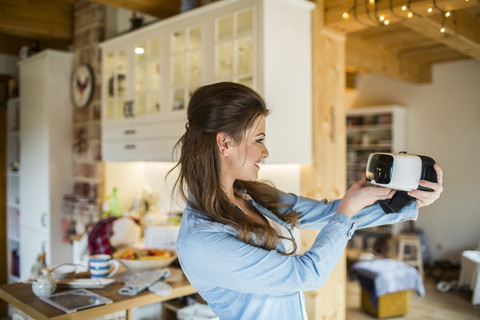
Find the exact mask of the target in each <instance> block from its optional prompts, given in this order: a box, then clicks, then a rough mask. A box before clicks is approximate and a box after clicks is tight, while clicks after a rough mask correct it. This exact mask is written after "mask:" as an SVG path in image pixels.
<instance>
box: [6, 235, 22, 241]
mask: <svg viewBox="0 0 480 320" xmlns="http://www.w3.org/2000/svg"><path fill="white" fill-rule="evenodd" d="M7 237H8V240H10V241H13V242H17V243H20V237H19V236H14V235H10V234H9V235H8V236H7Z"/></svg>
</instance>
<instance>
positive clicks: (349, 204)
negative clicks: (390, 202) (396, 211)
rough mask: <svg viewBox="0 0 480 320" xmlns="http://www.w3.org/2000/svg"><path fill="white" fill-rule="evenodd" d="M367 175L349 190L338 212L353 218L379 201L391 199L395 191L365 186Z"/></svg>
mask: <svg viewBox="0 0 480 320" xmlns="http://www.w3.org/2000/svg"><path fill="white" fill-rule="evenodd" d="M366 182H367V179H366V177H365V175H363V176H362V179H360V180H359V181H357V182H355V183H354V184H353V185H352V186H351V187H350V189H348V190H347V192H346V193H345V196H344V197H343V199H342V200H341V201H340V204H339V205H338V208H337V212H340V213H343V214H344V215H346V216H347V217H349V218H351V217H352V216H353V215H354V214H355V212H357V211H360V210H361V209H363V208H365V207H367V206H369V205H371V204H373V203H375V202H376V201H378V200H384V199H391V198H392V197H393V195H394V194H395V192H396V191H395V190H393V189H389V188H383V187H376V186H368V187H366V186H365V183H366Z"/></svg>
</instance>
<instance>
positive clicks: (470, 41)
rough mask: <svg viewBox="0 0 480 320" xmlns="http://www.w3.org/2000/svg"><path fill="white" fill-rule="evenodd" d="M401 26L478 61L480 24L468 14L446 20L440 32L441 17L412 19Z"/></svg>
mask: <svg viewBox="0 0 480 320" xmlns="http://www.w3.org/2000/svg"><path fill="white" fill-rule="evenodd" d="M402 25H403V26H405V27H407V28H409V29H411V30H413V31H415V32H417V33H419V34H423V35H424V36H426V37H428V38H430V39H433V40H435V41H437V42H440V43H443V44H445V45H446V46H448V47H450V48H452V49H455V50H456V51H459V52H461V53H463V54H465V55H467V56H470V57H472V58H474V59H478V60H480V24H479V23H478V21H476V20H475V19H472V17H471V16H470V15H468V14H461V17H458V16H457V18H456V19H455V20H453V19H447V20H446V24H445V26H446V31H445V32H444V33H442V32H440V28H441V27H442V25H443V22H442V18H441V17H438V16H437V17H432V18H427V17H412V18H411V19H408V21H404V22H402Z"/></svg>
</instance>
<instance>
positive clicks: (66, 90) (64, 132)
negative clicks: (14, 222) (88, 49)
mask: <svg viewBox="0 0 480 320" xmlns="http://www.w3.org/2000/svg"><path fill="white" fill-rule="evenodd" d="M72 59H73V54H72V53H68V52H62V51H56V50H45V51H42V52H40V53H38V54H36V55H34V56H32V57H30V58H27V59H25V60H22V61H21V62H20V63H19V67H20V77H19V82H20V88H21V97H20V105H21V109H20V127H21V128H22V131H21V136H20V155H21V160H22V161H21V172H22V173H21V175H20V199H22V201H21V202H20V212H21V215H20V234H21V238H20V256H21V263H20V266H21V267H20V277H21V279H26V278H28V277H29V276H30V269H31V266H32V265H33V263H34V262H35V261H36V259H37V256H38V255H39V254H41V253H42V251H45V253H46V262H47V264H48V265H57V264H60V263H64V262H70V261H71V245H70V244H66V243H64V242H62V236H61V235H62V226H61V220H62V199H63V195H64V194H69V193H71V191H72V188H73V177H72V176H73V174H72V145H73V143H72V130H73V129H72V121H71V119H72V109H73V106H72V104H71V100H70V87H69V84H70V73H71V67H72ZM37 240H38V241H37Z"/></svg>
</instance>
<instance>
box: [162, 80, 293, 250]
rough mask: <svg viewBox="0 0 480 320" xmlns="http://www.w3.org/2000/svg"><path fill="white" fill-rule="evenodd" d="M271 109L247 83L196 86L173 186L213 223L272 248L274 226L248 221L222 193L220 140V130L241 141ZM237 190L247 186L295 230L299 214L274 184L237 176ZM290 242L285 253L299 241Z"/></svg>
mask: <svg viewBox="0 0 480 320" xmlns="http://www.w3.org/2000/svg"><path fill="white" fill-rule="evenodd" d="M268 113H269V110H268V109H267V107H266V105H265V102H264V100H263V99H262V97H261V96H260V95H259V94H258V93H256V92H255V91H253V90H252V89H250V88H248V87H247V86H244V85H241V84H238V83H232V82H220V83H214V84H210V85H206V86H203V87H200V88H198V89H197V90H196V91H195V92H194V94H193V95H192V97H191V99H190V102H189V104H188V109H187V124H186V125H185V128H186V131H185V133H184V135H183V136H182V137H181V138H180V140H179V141H178V142H177V144H176V145H175V150H180V155H179V157H180V158H179V161H178V163H177V164H176V166H175V167H174V168H173V169H172V170H171V171H170V172H172V171H173V170H175V168H177V167H179V168H180V170H179V171H180V172H179V176H178V178H177V180H176V183H175V189H176V190H177V191H178V193H179V194H180V195H181V197H182V198H183V199H184V200H185V201H186V202H187V203H188V205H190V206H191V207H193V208H194V209H196V210H198V211H200V212H202V213H203V214H205V215H206V216H207V217H209V218H210V219H211V220H213V221H216V222H219V223H222V224H226V225H229V226H232V227H233V228H235V229H236V230H237V231H238V234H239V238H240V239H241V240H242V241H244V242H246V243H249V244H251V245H254V246H259V247H262V248H265V249H268V250H272V249H275V248H276V246H277V245H278V241H279V238H280V237H279V236H278V234H277V233H276V231H275V229H273V228H272V227H270V226H269V225H266V224H259V223H255V222H253V221H251V220H250V219H248V217H247V216H246V215H245V214H243V213H242V212H240V211H239V210H238V209H237V208H235V207H234V206H233V205H232V203H231V202H230V200H229V199H228V197H227V195H226V194H225V193H224V192H223V190H222V188H221V185H220V158H219V150H218V147H217V144H216V135H217V133H219V132H224V133H226V134H228V135H229V136H230V137H231V138H232V139H233V140H234V141H235V142H238V143H239V142H241V141H242V139H243V138H244V135H245V132H246V131H247V129H249V128H250V127H251V126H252V125H253V123H254V122H255V120H256V119H257V118H258V117H260V116H262V115H263V116H266V115H268ZM170 172H169V173H170ZM234 188H239V189H245V190H246V191H247V192H248V194H249V195H250V196H251V197H252V198H253V199H254V200H255V201H256V202H258V203H259V204H260V205H262V206H263V207H265V208H267V209H269V210H271V211H272V212H273V213H274V214H275V215H277V216H278V217H279V218H280V219H282V220H283V221H286V222H288V223H290V224H291V226H292V228H293V227H294V226H295V224H296V222H297V219H298V216H297V213H296V212H295V211H293V210H291V208H290V207H289V206H288V205H286V204H282V203H279V197H278V191H277V190H276V189H275V188H273V187H272V186H270V185H268V184H266V183H263V182H259V181H239V180H237V181H235V183H234ZM282 207H283V208H285V207H286V208H287V209H286V210H287V212H288V213H287V214H280V213H279V209H280V208H282ZM252 234H253V235H254V236H252ZM292 241H293V246H294V250H293V252H289V253H287V254H293V253H294V252H295V250H296V247H297V245H296V243H295V241H294V240H293V239H292Z"/></svg>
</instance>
